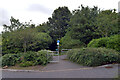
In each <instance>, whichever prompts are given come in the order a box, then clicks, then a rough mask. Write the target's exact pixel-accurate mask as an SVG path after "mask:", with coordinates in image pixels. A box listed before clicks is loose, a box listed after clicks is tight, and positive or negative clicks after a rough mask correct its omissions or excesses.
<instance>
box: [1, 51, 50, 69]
mask: <svg viewBox="0 0 120 80" xmlns="http://www.w3.org/2000/svg"><path fill="white" fill-rule="evenodd" d="M51 59H52V56H51V55H50V53H48V50H41V51H38V52H32V51H29V52H26V53H18V54H5V55H4V56H2V66H14V65H15V64H17V63H18V64H19V66H21V67H28V66H34V65H46V64H47V63H48V61H49V60H51Z"/></svg>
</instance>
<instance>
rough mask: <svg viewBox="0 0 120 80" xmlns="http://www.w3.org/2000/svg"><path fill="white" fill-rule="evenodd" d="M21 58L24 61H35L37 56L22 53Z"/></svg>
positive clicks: (31, 53) (33, 53) (34, 53)
mask: <svg viewBox="0 0 120 80" xmlns="http://www.w3.org/2000/svg"><path fill="white" fill-rule="evenodd" d="M23 57H24V61H35V60H36V58H37V57H38V56H37V54H36V52H32V51H29V52H26V53H23Z"/></svg>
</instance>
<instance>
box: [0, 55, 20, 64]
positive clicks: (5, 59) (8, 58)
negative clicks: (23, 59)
mask: <svg viewBox="0 0 120 80" xmlns="http://www.w3.org/2000/svg"><path fill="white" fill-rule="evenodd" d="M18 61H19V59H18V56H17V55H16V54H6V55H4V56H2V66H14V65H15V64H16V63H17V62H18Z"/></svg>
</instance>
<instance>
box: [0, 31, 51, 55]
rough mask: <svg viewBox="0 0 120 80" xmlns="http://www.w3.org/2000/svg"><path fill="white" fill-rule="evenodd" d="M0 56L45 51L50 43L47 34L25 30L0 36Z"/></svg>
mask: <svg viewBox="0 0 120 80" xmlns="http://www.w3.org/2000/svg"><path fill="white" fill-rule="evenodd" d="M2 36H3V40H2V54H3V55H4V54H8V53H19V52H26V51H38V50H41V49H47V48H48V47H49V45H50V44H51V43H52V39H51V37H50V36H49V35H48V34H47V33H43V32H35V31H34V30H33V29H25V30H19V31H14V32H6V33H3V34H2Z"/></svg>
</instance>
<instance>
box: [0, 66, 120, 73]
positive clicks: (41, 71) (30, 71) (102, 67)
mask: <svg viewBox="0 0 120 80" xmlns="http://www.w3.org/2000/svg"><path fill="white" fill-rule="evenodd" d="M113 66H119V64H107V65H102V66H98V67H89V68H77V69H63V70H48V71H42V70H17V69H0V70H2V71H13V72H14V71H15V72H57V71H71V70H83V69H84V70H88V69H94V68H105V67H113Z"/></svg>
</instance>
